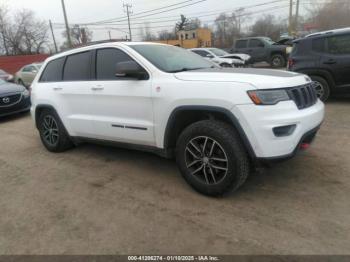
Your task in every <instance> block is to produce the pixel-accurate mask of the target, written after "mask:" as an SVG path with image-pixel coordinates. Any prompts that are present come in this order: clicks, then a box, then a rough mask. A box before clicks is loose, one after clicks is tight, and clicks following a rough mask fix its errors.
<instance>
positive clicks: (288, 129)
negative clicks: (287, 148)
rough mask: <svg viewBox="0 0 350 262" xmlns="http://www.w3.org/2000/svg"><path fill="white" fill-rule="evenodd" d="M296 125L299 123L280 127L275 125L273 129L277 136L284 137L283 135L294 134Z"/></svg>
mask: <svg viewBox="0 0 350 262" xmlns="http://www.w3.org/2000/svg"><path fill="white" fill-rule="evenodd" d="M296 127H297V125H288V126H279V127H274V128H273V129H272V130H273V133H274V134H275V136H277V137H283V136H290V135H291V134H293V132H294V130H295V128H296Z"/></svg>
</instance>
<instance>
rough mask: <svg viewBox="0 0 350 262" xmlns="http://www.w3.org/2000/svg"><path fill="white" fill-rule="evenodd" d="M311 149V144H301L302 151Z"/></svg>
mask: <svg viewBox="0 0 350 262" xmlns="http://www.w3.org/2000/svg"><path fill="white" fill-rule="evenodd" d="M309 147H310V144H309V143H301V144H300V149H301V150H306V149H309Z"/></svg>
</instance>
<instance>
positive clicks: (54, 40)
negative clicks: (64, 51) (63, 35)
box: [49, 20, 58, 53]
mask: <svg viewBox="0 0 350 262" xmlns="http://www.w3.org/2000/svg"><path fill="white" fill-rule="evenodd" d="M49 23H50V29H51V34H52V40H53V43H54V45H55V51H56V53H58V49H57V43H56V38H55V34H54V32H53V28H52V22H51V20H49Z"/></svg>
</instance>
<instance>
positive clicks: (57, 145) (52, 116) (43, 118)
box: [38, 109, 73, 153]
mask: <svg viewBox="0 0 350 262" xmlns="http://www.w3.org/2000/svg"><path fill="white" fill-rule="evenodd" d="M50 123H52V124H50ZM38 129H39V134H40V138H41V141H42V143H43V144H44V146H45V147H46V149H47V150H48V151H50V152H55V153H60V152H64V151H66V150H68V149H70V148H72V147H73V143H72V141H71V140H70V137H69V135H68V133H67V131H66V129H65V127H64V126H63V124H62V122H61V120H60V118H59V116H58V115H57V113H56V112H55V111H53V110H49V109H46V110H44V111H43V112H41V114H40V116H39V119H38ZM56 129H57V131H56ZM49 130H51V131H49ZM53 130H55V131H53ZM48 136H51V138H50V139H49V138H48Z"/></svg>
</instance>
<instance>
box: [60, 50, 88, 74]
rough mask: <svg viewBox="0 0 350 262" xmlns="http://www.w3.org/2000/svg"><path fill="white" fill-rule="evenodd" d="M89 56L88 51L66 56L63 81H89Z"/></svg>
mask: <svg viewBox="0 0 350 262" xmlns="http://www.w3.org/2000/svg"><path fill="white" fill-rule="evenodd" d="M90 54H91V53H90V51H88V52H83V53H78V54H74V55H70V56H68V57H67V61H66V64H65V66H64V70H63V80H64V81H84V80H85V81H87V80H90V58H91V55H90Z"/></svg>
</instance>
